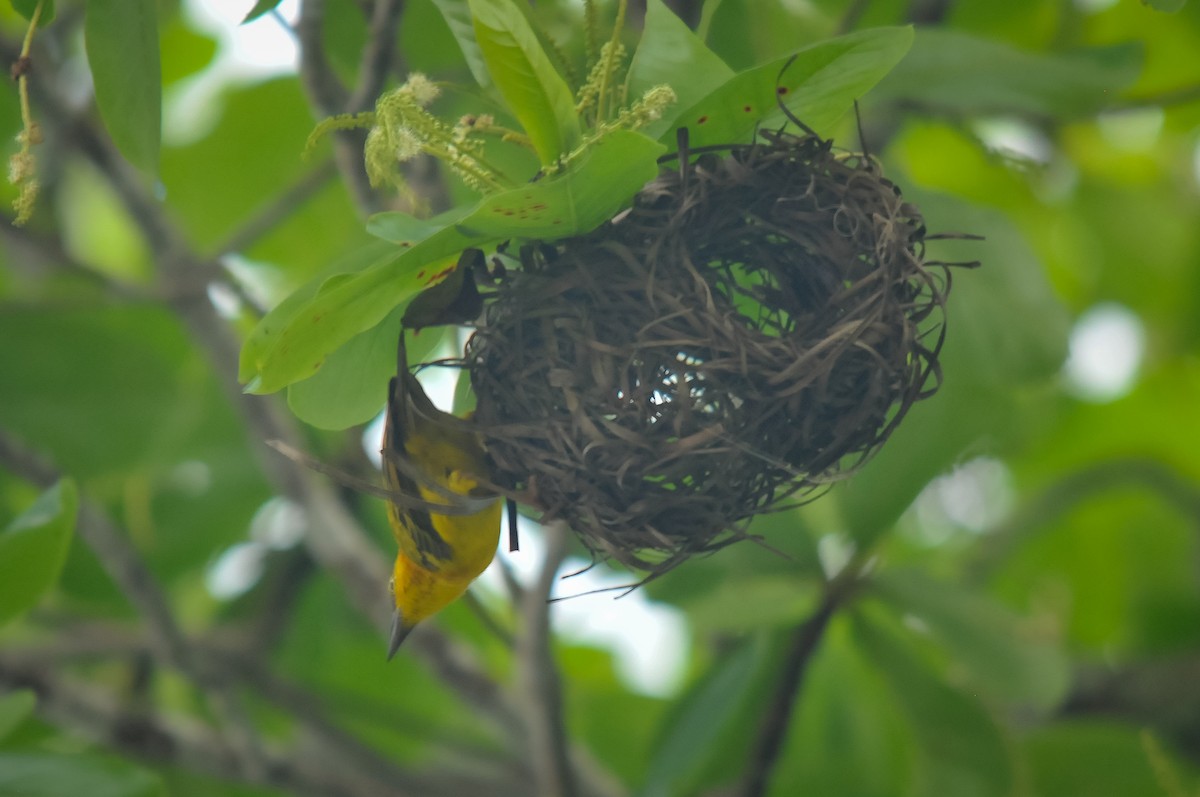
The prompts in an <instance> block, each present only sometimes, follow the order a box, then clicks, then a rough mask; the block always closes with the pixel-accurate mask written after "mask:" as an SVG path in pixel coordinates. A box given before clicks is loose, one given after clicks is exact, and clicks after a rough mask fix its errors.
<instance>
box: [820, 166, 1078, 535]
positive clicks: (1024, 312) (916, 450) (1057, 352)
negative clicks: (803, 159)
mask: <svg viewBox="0 0 1200 797" xmlns="http://www.w3.org/2000/svg"><path fill="white" fill-rule="evenodd" d="M905 195H906V198H910V199H912V200H913V201H914V202H916V203H917V205H918V206H919V207H921V208H922V210H923V211H924V213H925V220H926V222H927V223H928V225H929V226H930V228H931V229H933V230H936V231H942V230H948V231H956V232H971V233H976V234H981V235H984V236H985V237H986V239H987V240H985V241H958V240H952V241H932V242H930V245H929V249H928V255H929V258H930V259H945V260H951V261H957V260H972V259H979V260H982V261H983V265H982V266H981V267H980V268H978V269H975V270H972V271H957V272H955V273H954V276H953V289H952V290H951V292H950V296H949V299H948V302H947V309H946V344H945V347H944V349H943V350H942V356H941V364H942V375H943V379H944V381H943V384H942V387H941V390H940V391H939V392H938V394H937V395H935V396H934V397H933V398H931V399H927V400H925V401H922V402H920V403H918V404H917V405H916V406H915V407H913V409H912V410H911V411H910V412H909V414H908V416H907V417H906V418H905V419H904V421H903V422H902V423H901V424H900V427H899V428H898V429H897V430H896V432H895V434H893V435H892V437H891V438H890V439H889V440H888V442H887V445H885V446H884V447H883V448H882V450H880V452H879V454H878V455H877V456H876V457H875V458H874V459H873V460H872V461H871V462H869V463H868V464H867V466H866V467H865V468H863V470H862V471H860V472H859V473H857V474H855V476H854V478H852V479H850V480H849V481H848V482H845V483H843V484H841V485H839V486H838V487H836V488H835V490H834V494H835V495H837V496H838V498H839V502H840V504H841V507H842V510H843V513H844V517H845V519H846V522H847V524H848V525H849V527H850V531H851V532H852V534H853V535H854V537H855V539H856V540H858V541H859V543H860V544H869V543H870V542H871V541H872V540H874V539H875V538H877V537H878V536H879V535H880V534H882V533H883V532H885V531H886V530H887V529H889V528H890V527H891V526H892V524H894V523H895V522H896V520H897V518H899V517H900V515H901V514H902V513H903V512H904V510H905V509H907V508H908V507H909V506H910V505H911V504H912V502H913V501H914V500H915V499H916V497H917V495H918V494H919V493H920V492H921V490H922V489H923V488H924V487H925V485H926V484H928V483H929V481H930V480H931V479H933V478H934V477H935V476H937V475H938V474H939V473H941V472H943V471H944V470H946V469H947V468H949V467H950V466H951V465H952V464H953V463H954V461H955V460H956V459H957V458H958V457H959V456H960V454H961V453H962V451H963V450H965V449H966V448H967V447H968V446H969V445H970V444H971V443H972V442H973V441H975V440H978V439H980V438H981V437H982V436H983V435H985V434H991V435H1001V434H1005V433H1010V434H1015V433H1016V430H1017V429H1019V428H1020V427H1019V424H1015V423H1014V420H1013V416H1012V413H1013V412H1015V411H1016V409H1017V405H1016V402H1015V392H1016V391H1017V390H1018V389H1020V388H1021V387H1024V386H1031V385H1037V384H1044V383H1045V382H1046V380H1048V379H1050V378H1052V377H1053V376H1054V375H1055V374H1056V373H1057V372H1058V369H1059V368H1060V367H1061V365H1062V361H1063V358H1064V357H1065V356H1066V350H1067V330H1068V316H1067V314H1066V311H1065V308H1064V307H1063V306H1062V304H1061V303H1060V301H1059V299H1058V297H1057V296H1056V295H1055V293H1054V291H1053V289H1052V288H1051V286H1050V284H1049V282H1048V281H1047V279H1046V274H1045V271H1044V269H1043V268H1042V267H1041V265H1040V263H1039V262H1038V259H1037V257H1036V255H1035V254H1034V253H1033V252H1031V251H1030V250H1029V246H1028V244H1026V243H1025V242H1024V241H1023V240H1022V238H1021V236H1020V235H1019V234H1018V233H1017V232H1016V230H1015V229H1014V228H1013V226H1012V223H1011V222H1009V221H1008V220H1007V219H1006V218H1005V217H1004V216H1003V215H1001V214H999V213H995V212H993V211H988V210H984V209H981V208H975V207H972V206H970V205H967V204H966V203H964V202H961V201H957V200H954V199H952V198H949V197H946V196H942V195H936V194H930V193H924V192H919V191H915V190H910V191H907V192H906V194H905Z"/></svg>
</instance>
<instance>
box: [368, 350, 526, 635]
mask: <svg viewBox="0 0 1200 797" xmlns="http://www.w3.org/2000/svg"><path fill="white" fill-rule="evenodd" d="M404 334H405V333H404V332H403V331H401V333H400V342H399V344H398V346H397V363H396V376H395V377H393V378H392V380H391V384H390V385H389V387H388V407H387V424H386V427H385V429H384V433H383V451H382V454H383V474H384V480H385V482H386V484H387V488H388V490H389V491H390V492H391V493H393V494H394V495H395V496H396V497H397V498H398V497H399V496H412V497H413V498H417V497H419V498H420V500H419V501H400V500H395V499H393V500H389V501H388V520H389V521H390V523H391V527H392V534H393V536H395V538H396V542H397V544H398V545H399V546H400V550H399V552H398V553H397V554H396V563H395V566H394V568H393V571H392V587H391V590H392V598H393V601H394V603H395V609H396V614H395V618H394V620H393V624H392V635H391V640H390V642H389V643H388V658H389V659H391V658H392V656H394V655H395V654H396V650H397V649H398V648H399V647H400V644H401V643H402V642H404V639H405V638H406V637H407V636H408V634H409V633H410V632H411V631H412V630H413V628H414V627H416V625H417V624H418V623H420V622H421V621H422V620H424V619H426V618H428V617H430V616H432V615H433V614H435V613H437V612H438V611H440V610H441V609H443V608H444V607H445V606H447V605H448V604H450V603H451V602H453V601H454V600H455V599H456V598H458V597H460V596H461V595H462V594H463V593H464V592H466V590H467V587H468V586H470V584H471V582H472V581H474V580H475V579H476V578H477V577H478V576H479V574H480V573H482V572H483V571H484V570H485V569H486V568H487V566H488V565H489V564H490V563H491V561H492V557H493V556H495V554H496V547H497V545H498V543H499V539H500V515H501V510H502V506H503V504H502V501H501V499H500V496H498V495H496V494H495V493H493V492H490V491H489V490H488V489H487V488H486V487H484V486H483V485H484V484H486V483H487V475H488V467H487V460H486V457H485V455H484V451H483V447H482V445H481V444H480V441H479V438H478V436H477V435H476V434H475V433H474V432H472V431H471V430H469V429H468V428H466V427H465V426H464V422H463V420H462V419H460V418H456V417H455V416H453V415H451V414H449V413H446V412H442V411H441V410H439V409H437V408H436V407H435V406H434V405H433V402H431V401H430V400H429V396H427V395H426V393H425V390H424V388H422V387H421V383H420V382H418V381H417V379H416V377H414V376H413V375H412V374H411V373H410V372H409V370H408V355H407V350H406V348H405V343H404Z"/></svg>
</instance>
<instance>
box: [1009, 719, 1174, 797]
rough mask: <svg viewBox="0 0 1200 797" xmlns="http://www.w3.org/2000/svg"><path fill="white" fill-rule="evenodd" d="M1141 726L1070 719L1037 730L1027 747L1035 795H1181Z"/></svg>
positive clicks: (1148, 796) (1121, 796)
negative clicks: (1161, 774)
mask: <svg viewBox="0 0 1200 797" xmlns="http://www.w3.org/2000/svg"><path fill="white" fill-rule="evenodd" d="M1141 733H1144V731H1141V732H1139V729H1138V728H1136V727H1130V726H1128V725H1121V724H1117V723H1116V722H1111V721H1103V720H1093V721H1090V722H1089V721H1080V720H1075V721H1069V722H1058V723H1055V724H1054V725H1051V726H1049V727H1044V728H1039V729H1036V730H1034V731H1033V732H1032V733H1031V734H1030V735H1029V738H1027V739H1025V740H1024V742H1023V744H1022V748H1023V752H1024V753H1025V757H1026V759H1027V761H1028V766H1029V786H1028V787H1027V791H1026V793H1027V794H1029V795H1031V797H1093V795H1098V794H1103V795H1104V797H1178V795H1175V794H1172V793H1171V792H1169V791H1167V790H1165V789H1164V788H1163V784H1162V782H1161V781H1160V780H1159V779H1158V778H1157V777H1156V776H1155V772H1154V768H1153V765H1152V762H1151V760H1150V757H1149V756H1148V755H1147V753H1146V747H1145V744H1144V743H1143V741H1142V739H1141Z"/></svg>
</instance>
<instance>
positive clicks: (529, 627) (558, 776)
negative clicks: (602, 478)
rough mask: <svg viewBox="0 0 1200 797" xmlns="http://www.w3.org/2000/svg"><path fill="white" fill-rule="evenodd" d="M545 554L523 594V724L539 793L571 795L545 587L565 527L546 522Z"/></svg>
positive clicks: (562, 547) (559, 556) (562, 552)
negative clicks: (533, 579)
mask: <svg viewBox="0 0 1200 797" xmlns="http://www.w3.org/2000/svg"><path fill="white" fill-rule="evenodd" d="M545 528H546V558H545V559H544V560H543V562H542V569H541V572H540V573H539V574H538V580H537V583H536V584H534V585H533V586H532V587H530V589H529V590H527V591H526V593H525V595H524V596H523V602H522V605H521V615H522V623H521V633H520V634H519V636H518V637H517V662H518V669H519V672H520V677H521V682H520V686H521V692H522V695H523V698H524V699H523V700H522V701H521V702H522V705H523V706H524V707H525V727H526V731H527V733H528V734H529V751H530V757H531V759H532V762H533V772H534V776H535V782H536V785H537V788H536V793H537V794H538V795H539V796H540V797H574V796H575V795H576V794H577V793H578V790H577V788H576V783H575V773H574V771H573V770H572V768H571V761H570V756H569V754H568V746H567V730H566V723H565V721H564V717H563V704H562V684H561V683H560V682H559V677H558V668H557V666H556V665H555V663H554V655H553V653H552V652H551V650H550V601H549V598H550V590H551V589H552V588H553V586H554V577H555V575H556V574H557V573H558V568H559V566H560V565H561V564H562V561H563V559H564V558H565V557H566V555H567V530H566V528H565V526H563V525H562V524H561V523H553V524H550V525H549V526H546V527H545Z"/></svg>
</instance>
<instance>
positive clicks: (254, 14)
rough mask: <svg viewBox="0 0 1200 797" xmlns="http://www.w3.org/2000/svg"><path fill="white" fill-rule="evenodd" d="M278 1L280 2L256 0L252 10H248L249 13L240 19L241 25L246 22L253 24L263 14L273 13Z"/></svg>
mask: <svg viewBox="0 0 1200 797" xmlns="http://www.w3.org/2000/svg"><path fill="white" fill-rule="evenodd" d="M280 1H281V0H258V2H257V3H255V4H254V8H252V9H250V11H249V13H247V14H246V16H245V18H244V19H242V24H243V25H245V24H246V23H247V22H253V21H254V20H256V19H258V18H259V17H261V16H262V15H263V14H269V13H270V12H272V11H274V10H275V7H276V6H277V5H279V3H280Z"/></svg>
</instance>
